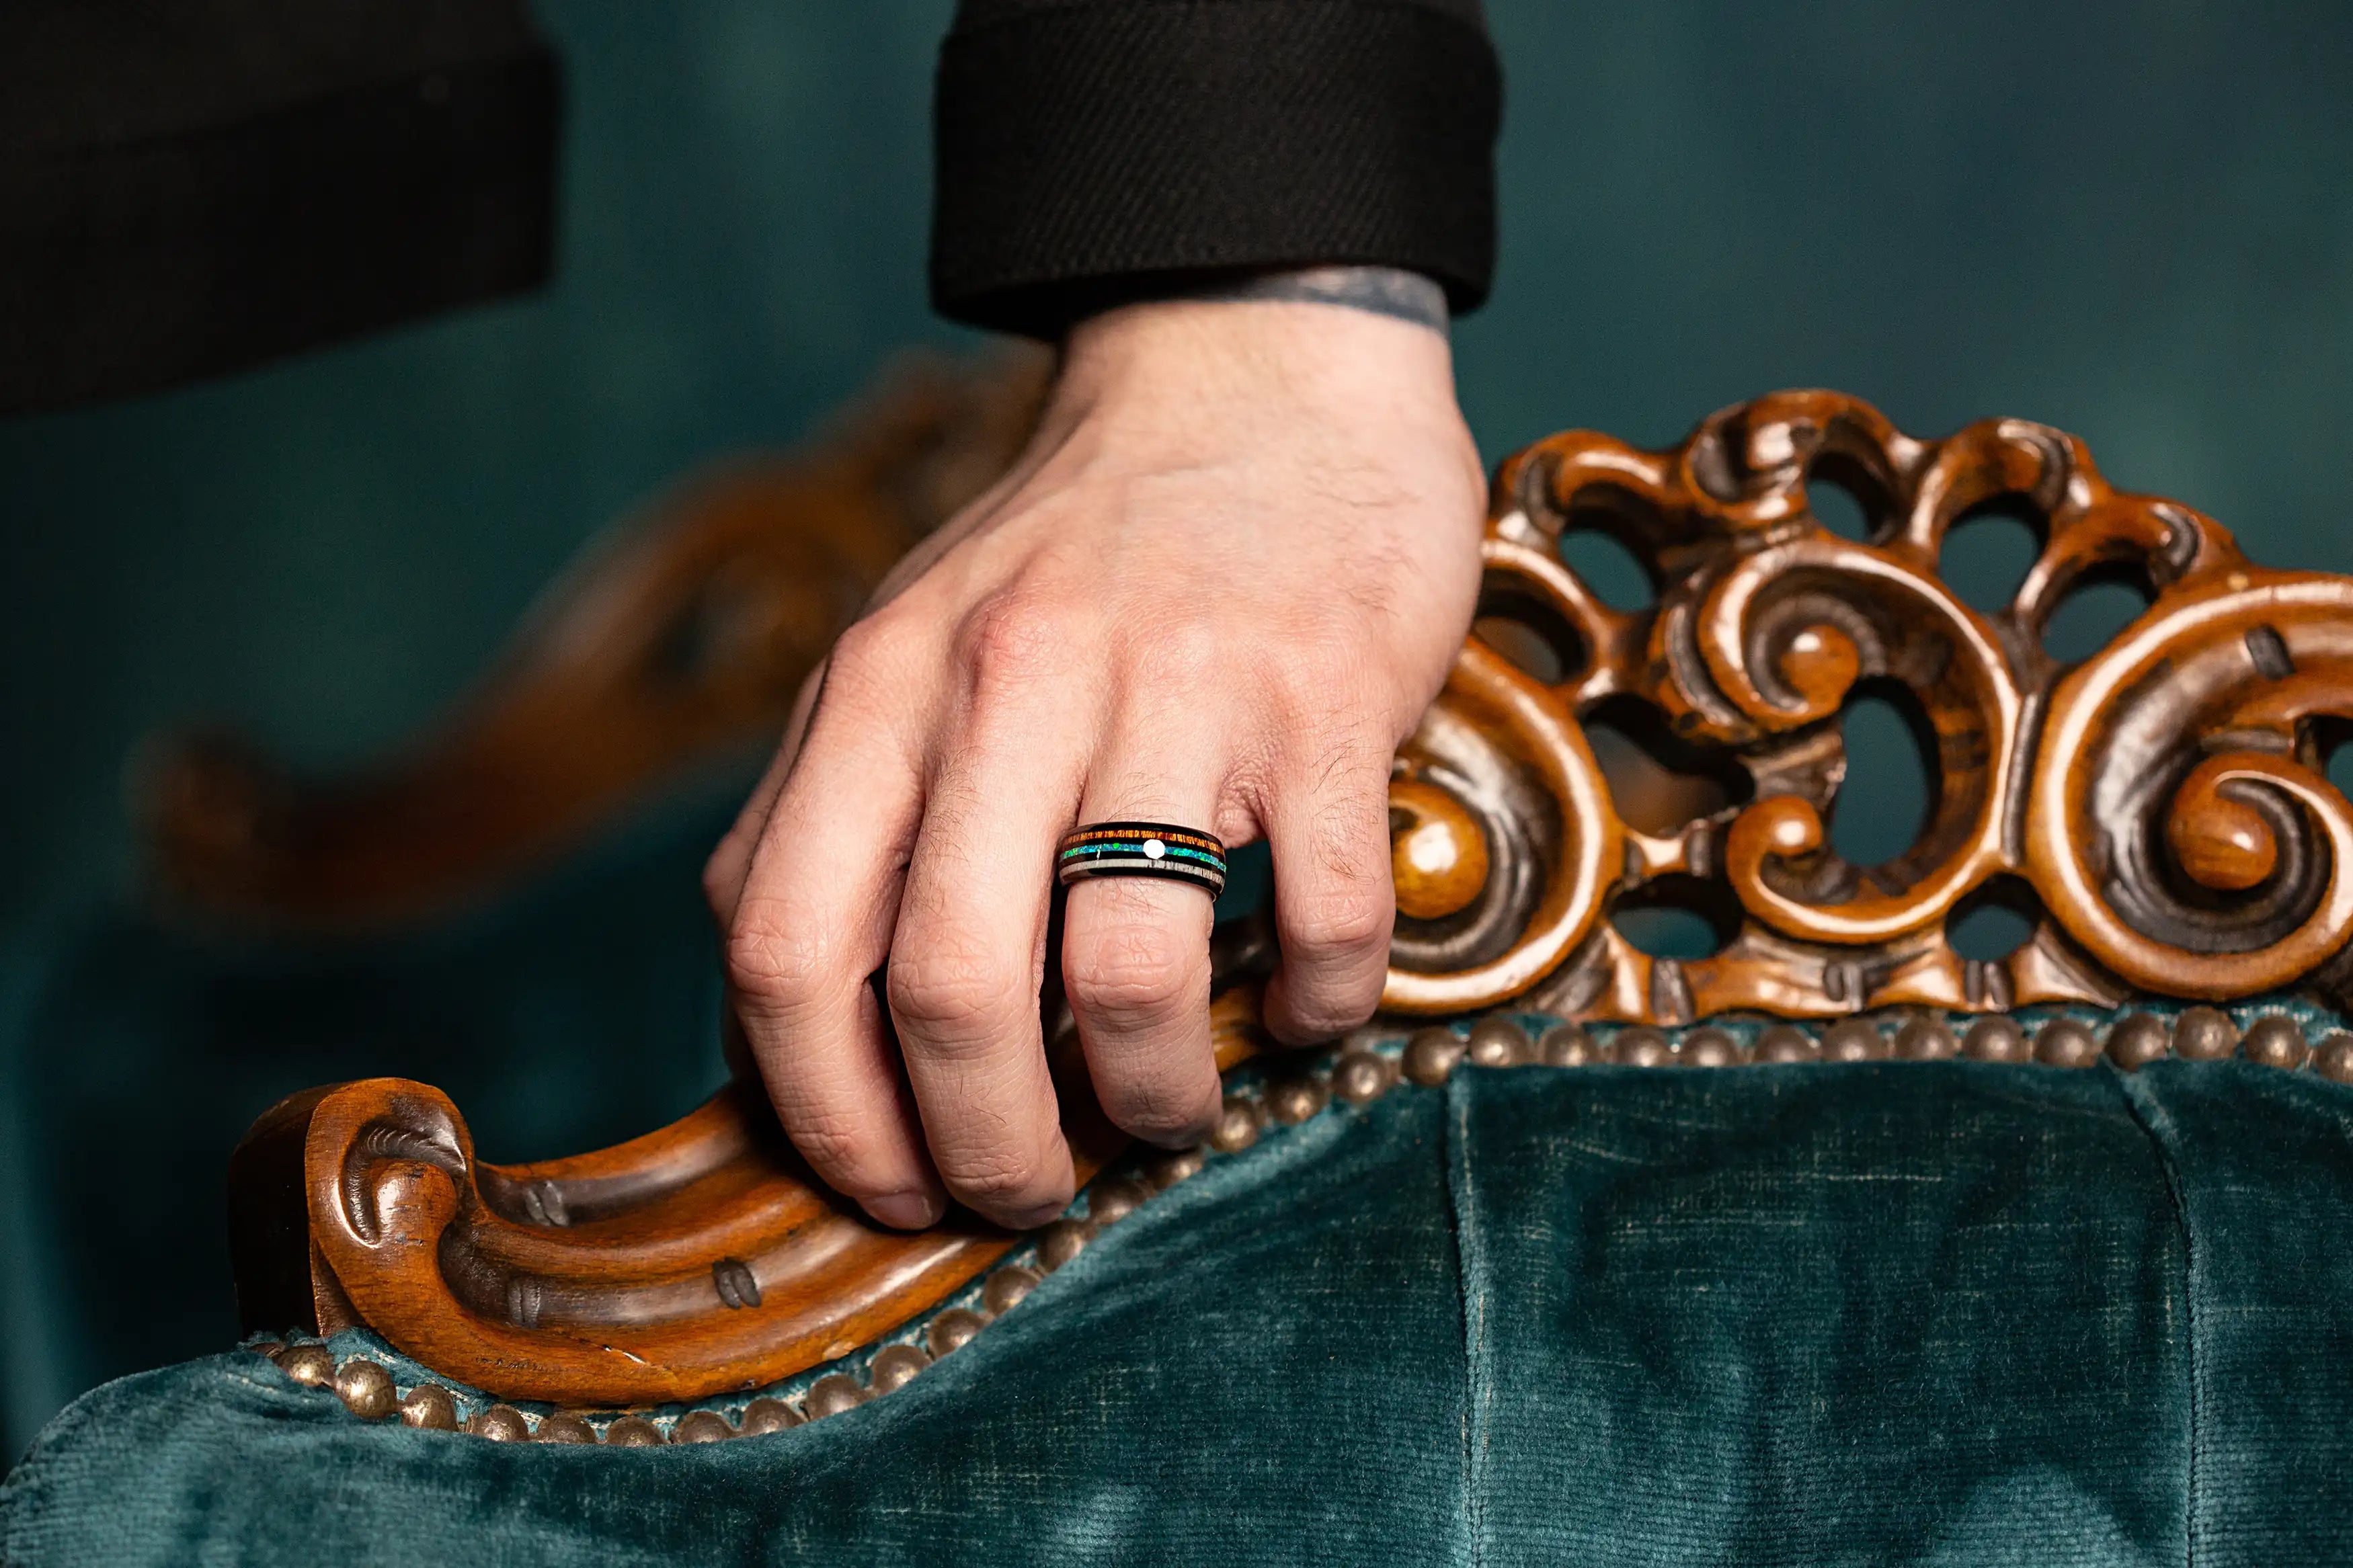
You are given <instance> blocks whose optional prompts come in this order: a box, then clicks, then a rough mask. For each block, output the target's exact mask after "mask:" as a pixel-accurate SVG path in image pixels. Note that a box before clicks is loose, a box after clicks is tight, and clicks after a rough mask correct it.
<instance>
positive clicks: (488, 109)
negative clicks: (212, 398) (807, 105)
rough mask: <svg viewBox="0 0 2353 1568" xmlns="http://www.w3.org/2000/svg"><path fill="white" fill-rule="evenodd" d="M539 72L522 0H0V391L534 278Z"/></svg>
mask: <svg viewBox="0 0 2353 1568" xmlns="http://www.w3.org/2000/svg"><path fill="white" fill-rule="evenodd" d="M560 98H561V86H560V82H559V79H558V74H557V70H556V64H555V58H554V55H553V54H552V53H551V52H550V51H549V49H548V47H547V46H546V45H545V44H544V43H543V41H542V40H541V38H540V37H539V34H538V32H537V31H536V29H535V28H534V27H533V26H532V23H531V20H530V17H529V16H527V14H526V13H525V12H524V10H523V8H522V0H343V3H339V4H335V5H321V4H318V3H317V0H178V3H176V4H174V5H151V4H143V3H142V0H14V3H13V4H11V5H7V6H5V7H0V413H22V412H28V411H32V410H39V409H52V408H61V407H66V406H69V405H73V404H78V403H85V402H90V401H92V400H95V399H100V398H107V397H116V396H122V395H131V394H135V393H142V392H152V391H155V390H159V389H161V388H164V387H168V386H174V385H177V384H181V383H183V382H186V381H191V380H195V379H196V378H198V377H201V376H208V375H217V374H224V373H227V372H230V371H236V370H241V369H244V368H246V367H248V366H249V365H254V364H259V363H263V362H264V361H268V360H271V359H275V358H278V357H280V355H284V354H288V353H294V352H296V351H298V350H301V349H306V348H310V347H312V346H315V345H317V344H321V343H326V342H335V341H337V340H340V339H343V338H349V337H352V336H354V335H356V334H359V333H362V332H366V331H375V330H376V329H379V328H383V327H387V326H391V325H393V324H395V323H397V322H401V321H410V320H413V319H415V318H417V317H421V316H427V315H431V314H434V313H437V312H438V311H442V310H448V309H451V308H453V307H456V306H459V305H465V304H471V303H474V302H476V301H479V300H489V299H492V298H495V297H497V296H500V295H503V294H510V293H513V292H516V291H518V290H521V289H530V288H533V287H534V286H536V285H537V284H539V283H540V282H542V281H543V280H544V279H545V278H546V277H547V274H548V269H549V263H550V258H551V255H552V249H553V242H554V171H555V136H556V121H557V117H558V111H559V108H560Z"/></svg>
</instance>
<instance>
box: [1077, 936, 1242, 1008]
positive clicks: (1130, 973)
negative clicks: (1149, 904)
mask: <svg viewBox="0 0 2353 1568" xmlns="http://www.w3.org/2000/svg"><path fill="white" fill-rule="evenodd" d="M1196 945H1198V944H1196V943H1194V942H1188V941H1187V938H1186V937H1185V936H1183V935H1181V934H1180V933H1178V932H1176V931H1173V930H1171V929H1170V928H1169V927H1168V926H1167V925H1166V924H1165V923H1160V922H1155V921H1123V922H1121V923H1119V924H1117V925H1113V926H1109V927H1099V928H1094V929H1092V930H1090V931H1087V932H1085V933H1084V934H1082V935H1074V937H1073V939H1072V941H1071V948H1070V952H1069V954H1068V957H1067V958H1066V960H1065V963H1064V966H1063V974H1062V978H1063V983H1064V984H1065V986H1066V987H1067V988H1068V990H1069V992H1070V996H1071V1005H1072V1006H1073V1007H1074V1008H1076V1009H1077V1010H1078V1011H1080V1012H1082V1013H1085V1014H1087V1015H1090V1016H1093V1017H1095V1018H1098V1019H1101V1020H1104V1021H1107V1022H1112V1023H1118V1022H1124V1021H1131V1022H1141V1021H1150V1020H1157V1019H1162V1018H1166V1017H1167V1016H1169V1015H1171V1014H1173V1013H1176V1012H1177V1011H1178V1010H1180V1009H1181V1008H1183V1007H1184V1006H1185V1005H1187V1003H1189V1002H1192V1001H1194V1000H1195V999H1196V994H1197V993H1198V994H1199V995H1198V999H1199V1000H1200V1001H1202V1002H1204V1003H1206V1002H1207V1001H1208V994H1207V991H1208V973H1207V971H1208V962H1207V954H1206V952H1199V953H1197V952H1194V951H1193V949H1194V947H1195V946H1196Z"/></svg>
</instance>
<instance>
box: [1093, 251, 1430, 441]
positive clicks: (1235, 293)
mask: <svg viewBox="0 0 2353 1568" xmlns="http://www.w3.org/2000/svg"><path fill="white" fill-rule="evenodd" d="M1369 273H1379V274H1383V275H1384V276H1383V277H1381V278H1366V277H1365V276H1364V275H1365V274H1369ZM1335 288H1337V289H1342V290H1345V291H1346V292H1347V293H1348V294H1349V295H1350V296H1351V298H1350V299H1349V300H1340V299H1337V298H1335V297H1334V294H1335ZM1425 289H1426V290H1427V293H1426V294H1424V293H1423V290H1425ZM1376 297H1378V298H1379V299H1380V300H1383V301H1385V302H1387V303H1391V304H1396V303H1398V301H1400V300H1402V301H1404V303H1402V304H1399V305H1398V309H1395V310H1391V309H1385V308H1377V306H1375V305H1370V304H1366V303H1365V302H1364V301H1365V300H1370V299H1374V298H1376ZM1425 306H1430V307H1433V308H1434V309H1435V310H1436V311H1437V312H1438V319H1439V321H1440V322H1441V323H1442V321H1443V311H1444V295H1443V293H1442V291H1440V289H1438V286H1437V285H1436V284H1434V283H1431V282H1430V281H1429V279H1423V278H1420V277H1419V275H1416V274H1411V273H1398V272H1396V271H1395V269H1393V268H1317V269H1314V271H1312V272H1292V273H1282V274H1265V275H1261V276H1260V277H1257V278H1255V279H1250V280H1247V283H1246V284H1245V283H1237V284H1235V285H1233V286H1231V287H1229V288H1228V287H1221V288H1220V289H1219V291H1217V292H1214V293H1187V294H1185V295H1181V296H1176V297H1171V298H1164V299H1157V300H1148V301H1143V302H1138V303H1135V304H1129V305H1123V306H1120V307H1118V308H1117V309H1114V310H1105V311H1103V312H1102V313H1101V314H1099V315H1094V316H1090V317H1088V318H1086V319H1085V320H1083V321H1080V322H1078V323H1077V324H1076V325H1074V326H1073V327H1072V328H1071V331H1070V332H1069V334H1068V336H1067V337H1066V338H1065V339H1064V340H1063V344H1062V371H1061V378H1060V379H1061V395H1062V396H1063V397H1064V398H1066V399H1068V398H1076V399H1080V400H1082V401H1083V403H1084V404H1086V405H1095V404H1097V403H1099V402H1100V401H1101V400H1103V399H1104V398H1106V397H1115V396H1116V395H1118V394H1120V393H1121V392H1123V391H1124V390H1128V389H1134V391H1135V392H1137V393H1138V394H1139V395H1142V396H1145V397H1146V398H1149V399H1152V400H1154V401H1155V402H1157V403H1159V404H1161V405H1171V406H1173V405H1176V404H1177V403H1180V402H1182V401H1185V400H1186V396H1187V393H1188V392H1196V391H1198V392H1201V393H1208V394H1212V395H1219V396H1220V397H1233V396H1236V395H1250V394H1262V393H1265V392H1268V391H1273V392H1277V393H1279V394H1280V395H1283V396H1284V397H1285V398H1286V399H1288V400H1293V401H1298V402H1303V403H1308V404H1320V405H1334V406H1347V407H1352V408H1362V407H1365V406H1366V405H1381V404H1390V405H1398V407H1399V408H1400V409H1401V410H1409V411H1411V412H1414V413H1416V414H1423V413H1427V412H1429V411H1430V405H1432V404H1433V403H1436V404H1442V405H1443V410H1444V412H1445V414H1446V415H1447V416H1449V417H1451V418H1454V419H1457V420H1459V418H1460V416H1459V414H1457V413H1456V412H1455V408H1454V371H1453V356H1452V353H1451V345H1450V343H1449V342H1448V339H1447V336H1446V333H1445V331H1444V330H1443V327H1442V324H1441V325H1440V326H1438V327H1435V328H1434V327H1433V326H1432V325H1430V321H1429V320H1428V319H1427V314H1426V312H1423V311H1422V309H1421V308H1422V307H1425Z"/></svg>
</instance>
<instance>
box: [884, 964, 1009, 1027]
mask: <svg viewBox="0 0 2353 1568" xmlns="http://www.w3.org/2000/svg"><path fill="white" fill-rule="evenodd" d="M885 990H886V992H887V994H889V996H890V1000H891V1012H892V1016H894V1017H896V1018H897V1019H898V1020H899V1022H900V1023H901V1024H902V1026H908V1027H910V1028H913V1029H914V1030H915V1031H916V1032H918V1033H920V1034H922V1035H923V1037H925V1038H926V1039H928V1040H931V1041H933V1042H934V1043H938V1044H945V1045H954V1044H957V1043H960V1042H965V1041H975V1042H977V1041H981V1040H985V1039H987V1037H989V1036H990V1035H991V1034H993V1033H995V1032H996V1031H997V1030H1000V1029H1002V1028H1005V1027H1007V1026H1010V1025H1011V1024H1013V1023H1014V1022H1015V1021H1017V1020H1018V1017H1019V1016H1020V1014H1021V1011H1022V1003H1023V998H1022V990H1023V987H1022V986H1021V984H1019V981H1018V978H1017V977H1016V974H1015V973H1011V972H1008V970H1007V969H1006V968H1005V967H1004V966H1003V965H1000V964H997V963H993V962H991V960H990V959H989V958H988V956H987V955H986V954H984V953H982V952H978V951H976V950H975V949H972V948H969V947H964V946H960V945H958V944H956V943H955V942H941V941H936V940H935V941H933V942H926V943H924V944H923V952H921V953H920V954H917V953H909V954H905V955H903V956H896V957H893V958H892V961H891V969H890V973H889V976H888V979H887V981H886V983H885Z"/></svg>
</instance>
